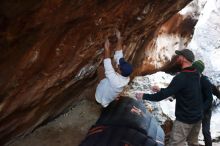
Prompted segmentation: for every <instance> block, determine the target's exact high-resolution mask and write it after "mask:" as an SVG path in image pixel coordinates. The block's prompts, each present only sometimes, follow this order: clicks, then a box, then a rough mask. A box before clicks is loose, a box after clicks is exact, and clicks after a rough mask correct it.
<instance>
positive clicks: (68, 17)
mask: <svg viewBox="0 0 220 146" xmlns="http://www.w3.org/2000/svg"><path fill="white" fill-rule="evenodd" d="M189 2H190V0H181V1H179V0H173V1H164V0H161V1H150V0H138V1H137V0H131V1H127V0H115V1H114V2H112V1H103V0H95V1H94V0H84V1H80V0H78V1H77V0H75V1H64V0H53V1H50V0H44V1H43V0H31V1H30V0H24V1H16V0H1V2H0V48H1V49H0V51H1V52H0V68H1V71H0V87H1V91H0V115H1V116H0V133H1V135H0V143H1V144H4V143H6V142H8V141H9V140H10V139H11V138H12V137H14V136H18V135H22V134H25V133H29V132H30V131H32V130H33V129H34V128H36V127H37V126H38V125H39V124H41V123H42V122H43V121H45V120H46V119H48V118H53V117H54V116H56V115H58V114H59V113H61V112H62V111H63V110H64V109H65V108H66V107H67V106H68V105H70V104H72V103H76V101H77V100H79V99H80V98H81V97H91V95H94V88H95V84H96V83H97V80H96V77H97V74H96V70H97V68H98V67H99V66H100V63H101V62H102V59H103V54H102V52H103V50H102V49H101V48H102V46H103V45H102V44H103V42H104V40H105V38H106V37H111V38H112V39H111V41H112V43H113V44H115V41H114V40H115V39H114V30H115V28H118V29H119V30H120V31H121V33H122V35H123V37H124V42H125V45H126V49H125V50H124V51H125V58H126V59H128V60H129V61H130V62H133V64H134V65H136V66H138V65H139V64H138V62H139V60H143V58H144V53H143V52H144V50H146V49H145V47H143V46H144V45H145V44H147V40H150V39H151V38H152V37H154V36H153V35H152V34H154V32H155V30H157V29H158V27H159V26H161V24H163V23H164V22H165V21H166V20H168V19H169V18H170V17H171V16H172V15H174V14H175V13H176V12H178V11H179V10H180V9H181V8H183V7H184V6H185V5H186V4H187V3H189ZM145 40H146V41H145ZM154 68H155V67H154ZM151 70H152V69H151Z"/></svg>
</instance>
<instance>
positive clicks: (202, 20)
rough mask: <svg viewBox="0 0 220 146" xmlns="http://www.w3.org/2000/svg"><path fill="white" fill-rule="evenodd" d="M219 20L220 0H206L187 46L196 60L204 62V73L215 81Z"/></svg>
mask: <svg viewBox="0 0 220 146" xmlns="http://www.w3.org/2000/svg"><path fill="white" fill-rule="evenodd" d="M219 20H220V0H208V1H207V3H206V4H205V7H204V10H203V11H202V14H201V15H200V17H199V21H198V23H197V24H196V27H195V31H194V35H193V38H192V41H191V42H190V44H189V46H190V48H192V50H193V51H194V52H195V53H196V58H197V59H202V60H203V61H204V62H205V64H206V69H205V73H207V74H211V75H213V76H215V79H217V78H216V77H217V74H219V73H220V66H219V64H220V60H219V56H220V21H219ZM215 82H217V81H215ZM218 83H220V81H218Z"/></svg>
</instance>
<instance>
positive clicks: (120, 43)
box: [116, 38, 122, 51]
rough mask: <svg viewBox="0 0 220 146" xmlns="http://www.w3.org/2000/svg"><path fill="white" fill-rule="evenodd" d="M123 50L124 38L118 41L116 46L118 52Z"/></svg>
mask: <svg viewBox="0 0 220 146" xmlns="http://www.w3.org/2000/svg"><path fill="white" fill-rule="evenodd" d="M119 50H122V38H119V39H118V42H117V45H116V51H119Z"/></svg>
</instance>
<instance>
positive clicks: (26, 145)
mask: <svg viewBox="0 0 220 146" xmlns="http://www.w3.org/2000/svg"><path fill="white" fill-rule="evenodd" d="M100 111H101V110H100V106H98V105H97V104H96V103H95V102H91V101H88V100H82V101H80V102H79V103H78V104H77V105H76V106H74V107H72V108H71V109H70V110H69V111H68V112H67V113H65V114H63V115H61V116H59V117H58V118H57V119H55V120H54V121H51V122H49V123H48V124H47V125H44V126H42V127H39V128H38V129H36V130H35V131H33V133H31V134H29V135H27V136H25V137H22V138H18V139H16V140H15V141H14V142H13V143H11V144H9V146H77V145H79V143H80V141H81V140H82V139H83V138H84V136H85V135H86V133H87V131H88V129H89V128H90V126H91V125H92V124H94V123H95V122H96V120H97V118H98V117H99V114H100Z"/></svg>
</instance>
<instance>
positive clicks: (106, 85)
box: [95, 51, 130, 107]
mask: <svg viewBox="0 0 220 146" xmlns="http://www.w3.org/2000/svg"><path fill="white" fill-rule="evenodd" d="M122 57H123V54H122V51H116V52H115V55H114V59H115V61H116V62H117V64H118V63H119V59H120V58H122ZM104 68H105V78H104V79H102V80H101V81H100V83H99V84H98V86H97V88H96V93H95V98H96V101H97V102H98V103H100V104H101V105H102V106H103V107H107V106H108V105H109V103H110V102H112V101H113V100H115V98H116V97H117V96H118V95H119V94H120V93H121V92H122V91H123V88H124V87H125V86H126V85H127V84H128V82H129V80H130V78H129V77H124V76H122V75H120V74H119V73H117V72H115V70H114V68H113V66H112V63H111V59H110V58H106V59H104Z"/></svg>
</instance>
